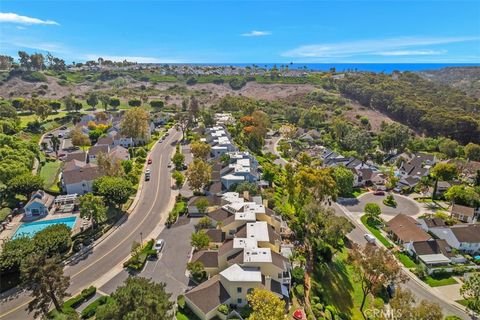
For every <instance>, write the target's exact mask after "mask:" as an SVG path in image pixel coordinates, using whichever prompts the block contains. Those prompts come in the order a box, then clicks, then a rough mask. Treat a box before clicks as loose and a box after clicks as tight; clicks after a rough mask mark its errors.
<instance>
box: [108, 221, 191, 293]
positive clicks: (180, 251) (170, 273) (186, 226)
mask: <svg viewBox="0 0 480 320" xmlns="http://www.w3.org/2000/svg"><path fill="white" fill-rule="evenodd" d="M197 222H198V218H192V219H190V218H187V217H182V218H180V219H179V220H178V222H177V223H176V224H175V225H173V226H172V227H171V228H169V229H168V228H165V229H163V231H162V232H161V233H160V235H159V236H158V238H161V239H164V240H165V247H164V249H163V250H162V252H161V253H160V255H159V257H158V259H157V260H153V261H148V262H147V264H146V266H145V268H144V269H143V271H142V272H141V273H140V274H138V276H141V277H145V278H150V279H152V280H153V281H154V282H157V283H158V282H164V283H166V285H167V287H166V291H167V292H171V293H172V300H176V298H177V296H178V295H180V294H182V293H183V292H184V291H185V289H186V288H187V287H188V285H189V279H188V277H187V276H186V275H185V271H186V269H187V262H188V260H189V255H190V252H191V248H192V247H191V246H190V235H191V234H192V232H194V230H195V228H194V226H195V224H196V223H197ZM127 277H128V272H126V271H125V270H122V271H120V272H119V273H118V274H117V275H115V276H114V277H113V278H112V279H111V280H110V281H108V282H107V283H105V284H104V285H103V286H102V287H100V290H101V291H102V292H105V293H108V294H110V293H112V292H113V291H115V289H116V288H117V287H118V286H119V285H121V284H122V283H123V281H124V280H125V279H126V278H127Z"/></svg>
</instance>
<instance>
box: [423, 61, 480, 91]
mask: <svg viewBox="0 0 480 320" xmlns="http://www.w3.org/2000/svg"><path fill="white" fill-rule="evenodd" d="M418 74H419V75H420V76H422V77H423V78H425V79H429V80H432V81H435V82H438V83H441V84H445V85H448V86H451V87H453V88H456V89H459V90H462V91H464V92H465V93H467V94H468V95H469V96H472V97H476V98H480V67H449V68H442V69H439V70H427V71H422V72H419V73H418Z"/></svg>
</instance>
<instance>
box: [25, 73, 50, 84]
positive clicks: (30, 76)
mask: <svg viewBox="0 0 480 320" xmlns="http://www.w3.org/2000/svg"><path fill="white" fill-rule="evenodd" d="M22 80H24V81H28V82H47V77H45V75H44V74H43V73H41V72H38V71H31V72H25V73H23V74H22Z"/></svg>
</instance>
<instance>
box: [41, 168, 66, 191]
mask: <svg viewBox="0 0 480 320" xmlns="http://www.w3.org/2000/svg"><path fill="white" fill-rule="evenodd" d="M61 165H62V162H61V161H52V162H47V163H45V165H44V166H43V167H42V168H41V169H40V177H41V178H42V179H43V181H44V186H45V189H54V188H55V187H56V189H58V187H57V186H56V181H57V176H58V173H59V171H60V166H61Z"/></svg>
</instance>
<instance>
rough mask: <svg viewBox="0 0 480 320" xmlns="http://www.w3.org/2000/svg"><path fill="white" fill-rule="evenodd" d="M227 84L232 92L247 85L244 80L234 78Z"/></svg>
mask: <svg viewBox="0 0 480 320" xmlns="http://www.w3.org/2000/svg"><path fill="white" fill-rule="evenodd" d="M228 84H229V85H230V87H231V88H232V89H233V90H240V89H242V88H243V87H244V86H245V85H246V84H247V82H246V81H245V79H237V78H234V79H231V80H230V81H229V82H228Z"/></svg>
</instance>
